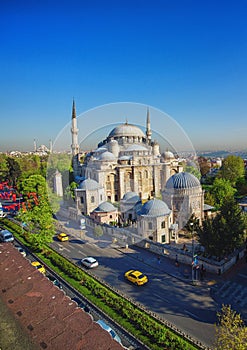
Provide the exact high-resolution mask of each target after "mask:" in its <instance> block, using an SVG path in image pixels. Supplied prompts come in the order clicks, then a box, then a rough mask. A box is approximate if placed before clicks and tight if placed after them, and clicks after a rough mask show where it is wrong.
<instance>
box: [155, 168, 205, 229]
mask: <svg viewBox="0 0 247 350" xmlns="http://www.w3.org/2000/svg"><path fill="white" fill-rule="evenodd" d="M162 199H163V201H164V202H166V203H167V205H168V207H169V208H170V209H171V210H172V213H173V223H176V224H178V228H179V229H181V228H183V227H184V226H185V225H186V223H187V222H188V220H189V218H190V216H191V215H192V213H193V214H194V215H195V217H197V218H198V219H199V223H200V224H201V222H202V219H203V209H204V191H203V190H202V187H201V184H200V181H199V180H198V178H197V177H195V176H194V175H193V174H190V173H187V172H180V173H177V174H174V175H172V176H171V177H170V178H169V179H168V181H167V182H166V186H165V189H164V191H163V192H162Z"/></svg>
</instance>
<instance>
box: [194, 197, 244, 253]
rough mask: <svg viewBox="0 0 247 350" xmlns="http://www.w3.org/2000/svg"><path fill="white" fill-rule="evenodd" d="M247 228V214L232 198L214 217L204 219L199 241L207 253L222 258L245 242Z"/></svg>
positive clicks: (199, 232)
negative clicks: (246, 214)
mask: <svg viewBox="0 0 247 350" xmlns="http://www.w3.org/2000/svg"><path fill="white" fill-rule="evenodd" d="M246 228H247V225H246V216H245V214H244V213H243V212H242V210H241V208H240V207H239V205H238V204H237V203H236V202H235V201H234V199H233V198H232V199H229V200H228V201H226V202H225V203H224V204H223V205H222V207H221V210H220V212H218V213H217V215H216V216H215V217H214V218H208V219H206V220H204V221H203V224H202V227H201V228H200V229H199V231H198V236H199V242H200V244H201V245H202V246H203V247H204V248H205V253H206V254H209V255H214V256H216V257H218V258H222V257H223V256H225V255H228V254H230V253H232V252H233V251H234V250H235V249H236V248H239V247H241V246H242V245H243V244H244V242H245V239H246V233H245V232H246Z"/></svg>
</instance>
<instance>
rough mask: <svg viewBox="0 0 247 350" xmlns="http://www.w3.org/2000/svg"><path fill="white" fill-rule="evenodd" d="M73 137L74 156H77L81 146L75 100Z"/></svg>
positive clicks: (73, 107) (72, 126)
mask: <svg viewBox="0 0 247 350" xmlns="http://www.w3.org/2000/svg"><path fill="white" fill-rule="evenodd" d="M71 135H72V145H71V149H72V155H73V156H75V155H77V154H78V153H79V144H78V128H77V119H76V109H75V100H74V99H73V105H72V123H71Z"/></svg>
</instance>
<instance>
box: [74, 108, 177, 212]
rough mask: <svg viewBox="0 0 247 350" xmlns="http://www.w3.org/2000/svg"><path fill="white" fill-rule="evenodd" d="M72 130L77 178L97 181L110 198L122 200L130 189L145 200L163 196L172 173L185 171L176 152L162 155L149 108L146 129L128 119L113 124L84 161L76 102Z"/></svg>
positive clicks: (112, 200) (116, 200) (107, 198)
mask: <svg viewBox="0 0 247 350" xmlns="http://www.w3.org/2000/svg"><path fill="white" fill-rule="evenodd" d="M71 133H72V146H71V147H72V154H73V170H74V175H75V178H76V177H77V178H88V179H92V180H94V181H96V182H97V183H98V184H99V185H100V186H102V187H103V188H104V191H105V197H106V200H108V201H111V202H118V201H120V200H121V199H122V198H123V197H124V195H125V194H126V193H127V192H135V193H136V194H137V195H138V196H139V197H140V198H141V200H147V199H150V198H153V197H157V196H160V194H161V191H162V190H163V189H164V185H165V183H166V181H167V180H168V179H169V177H170V176H171V175H172V174H174V173H178V172H181V171H182V167H181V166H180V165H179V164H178V160H177V159H175V157H174V156H173V157H171V154H170V155H169V158H164V157H161V154H160V147H159V144H158V143H157V142H156V141H153V140H152V139H151V136H152V132H151V127H150V115H149V110H147V117H146V132H145V133H144V132H143V131H142V130H141V128H139V127H137V126H136V125H133V124H129V123H128V122H127V121H126V122H125V123H124V124H121V125H118V126H116V127H115V128H113V129H112V130H111V131H110V133H109V135H108V136H107V137H106V138H105V139H104V140H103V141H101V142H100V143H99V144H98V147H97V149H95V150H94V151H92V152H90V153H88V154H87V156H86V157H85V160H84V163H83V164H81V163H80V161H79V158H80V156H79V146H78V138H77V135H78V129H77V124H76V118H75V104H74V102H73V112H72V127H71ZM95 208H96V207H95Z"/></svg>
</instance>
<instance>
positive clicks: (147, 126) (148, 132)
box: [146, 107, 152, 144]
mask: <svg viewBox="0 0 247 350" xmlns="http://www.w3.org/2000/svg"><path fill="white" fill-rule="evenodd" d="M150 125H151V124H150V114H149V107H147V122H146V136H147V140H148V143H149V144H151V136H152V131H151V126H150Z"/></svg>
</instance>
